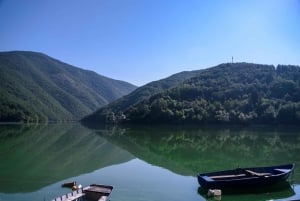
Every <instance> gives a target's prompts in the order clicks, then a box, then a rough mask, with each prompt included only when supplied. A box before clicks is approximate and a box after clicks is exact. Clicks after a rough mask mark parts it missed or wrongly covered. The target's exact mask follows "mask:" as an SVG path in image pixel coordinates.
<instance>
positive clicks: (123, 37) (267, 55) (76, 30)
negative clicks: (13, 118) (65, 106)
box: [0, 0, 300, 86]
mask: <svg viewBox="0 0 300 201" xmlns="http://www.w3.org/2000/svg"><path fill="white" fill-rule="evenodd" d="M11 50H29V51H37V52H43V53H45V54H47V55H49V56H51V57H54V58H57V59H59V60H61V61H64V62H66V63H69V64H72V65H74V66H78V67H80V68H84V69H89V70H93V71H95V72H97V73H99V74H101V75H104V76H107V77H111V78H114V79H119V80H124V81H128V82H130V83H133V84H135V85H138V86H141V85H143V84H146V83H148V82H150V81H154V80H158V79H162V78H165V77H167V76H170V75H172V74H174V73H177V72H181V71H185V70H196V69H202V68H208V67H212V66H215V65H218V64H220V63H224V62H230V61H231V57H232V56H233V57H234V61H235V62H252V63H261V64H274V65H277V64H293V65H300V0H0V51H11Z"/></svg>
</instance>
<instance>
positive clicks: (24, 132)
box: [0, 124, 300, 201]
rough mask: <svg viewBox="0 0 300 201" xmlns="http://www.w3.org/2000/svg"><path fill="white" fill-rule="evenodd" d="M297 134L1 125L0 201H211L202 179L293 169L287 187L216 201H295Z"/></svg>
mask: <svg viewBox="0 0 300 201" xmlns="http://www.w3.org/2000/svg"><path fill="white" fill-rule="evenodd" d="M299 153H300V130H299V128H295V127H239V126H237V127H233V126H232V127H222V126H206V127H200V126H198V127H197V126H126V127H112V126H108V127H105V128H99V129H93V130H91V129H88V128H85V127H83V126H81V125H80V124H50V125H18V124H10V125H5V124H2V125H0V201H24V200H29V201H35V200H36V201H48V200H51V199H53V198H55V197H58V196H60V195H62V194H65V193H68V192H70V189H67V188H62V187H61V185H62V184H63V183H64V182H68V181H73V180H74V181H77V184H81V185H83V186H86V185H89V184H92V183H98V184H107V185H113V186H114V190H113V193H112V195H111V201H135V200H137V201H158V200H170V201H177V200H178V201H179V200H180V201H182V200H197V201H202V200H214V199H213V198H207V196H206V192H203V191H202V190H201V188H199V184H198V182H197V178H196V175H197V173H199V172H210V171H218V170H223V169H232V168H237V167H251V166H268V165H277V164H285V163H291V162H292V163H295V164H296V169H295V171H294V172H293V174H292V175H291V177H290V178H289V181H288V183H284V185H280V186H275V187H273V188H270V189H267V190H260V191H253V192H246V193H245V192H238V191H235V190H234V189H233V193H229V194H225V195H222V199H221V200H231V201H232V200H243V201H246V200H249V201H250V200H251V201H253V200H292V199H294V200H295V199H300V168H298V166H297V165H298V164H300V154H299Z"/></svg>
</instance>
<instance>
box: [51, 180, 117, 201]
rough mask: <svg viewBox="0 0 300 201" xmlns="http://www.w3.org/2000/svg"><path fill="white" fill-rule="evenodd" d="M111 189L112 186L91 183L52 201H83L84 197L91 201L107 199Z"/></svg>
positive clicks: (104, 200)
mask: <svg viewBox="0 0 300 201" xmlns="http://www.w3.org/2000/svg"><path fill="white" fill-rule="evenodd" d="M112 190H113V186H108V185H98V184H91V185H90V186H87V187H84V188H80V189H78V190H75V191H72V192H71V193H67V194H65V195H62V196H60V197H57V198H55V199H53V200H52V201H85V200H86V199H88V200H93V201H94V200H95V201H107V200H108V199H109V196H110V194H111V192H112Z"/></svg>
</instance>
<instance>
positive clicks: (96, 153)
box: [0, 124, 132, 193]
mask: <svg viewBox="0 0 300 201" xmlns="http://www.w3.org/2000/svg"><path fill="white" fill-rule="evenodd" d="M131 159H132V156H131V155H130V154H129V153H128V152H126V151H124V150H120V149H118V147H116V146H112V145H110V144H109V143H107V141H106V140H105V139H103V138H102V137H100V136H99V135H95V134H94V133H93V132H91V131H90V130H88V129H86V128H84V127H82V126H81V125H79V124H53V125H52V124H51V125H38V126H33V125H1V130H0V161H1V163H0V192H3V193H15V192H16V193H20V192H33V191H36V190H38V189H40V188H42V187H44V186H47V185H50V184H52V183H55V182H57V181H60V180H63V179H66V178H69V177H72V176H77V175H80V174H84V173H88V172H92V171H94V170H97V169H99V168H101V167H106V166H110V165H112V164H118V163H123V162H126V161H129V160H131Z"/></svg>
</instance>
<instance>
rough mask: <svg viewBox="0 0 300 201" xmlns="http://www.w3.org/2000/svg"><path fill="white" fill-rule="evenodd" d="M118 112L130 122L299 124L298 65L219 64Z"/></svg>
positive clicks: (123, 119)
mask: <svg viewBox="0 0 300 201" xmlns="http://www.w3.org/2000/svg"><path fill="white" fill-rule="evenodd" d="M108 111H109V110H108ZM119 113H122V116H123V118H121V120H122V121H123V122H130V123H197V124H207V123H217V124H219V123H222V124H299V123H300V67H298V66H283V65H279V66H277V67H276V68H275V67H274V66H271V65H258V64H249V63H233V64H232V63H228V64H221V65H219V66H216V67H213V68H209V69H206V70H203V71H201V72H200V73H199V75H197V76H195V77H192V78H190V79H188V80H186V81H184V82H182V83H180V84H178V85H177V86H176V87H173V88H170V89H168V90H165V91H163V92H161V93H158V94H155V95H153V96H151V97H149V98H146V99H144V100H142V101H140V102H139V103H137V104H135V105H131V107H129V108H128V109H127V110H125V111H119ZM119 113H116V112H115V110H114V108H111V112H110V113H109V112H107V113H106V114H105V115H106V117H103V119H105V121H106V122H116V121H118V120H119V119H120V118H117V117H118V114H119ZM112 116H113V117H114V118H112ZM125 117H126V119H125Z"/></svg>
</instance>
